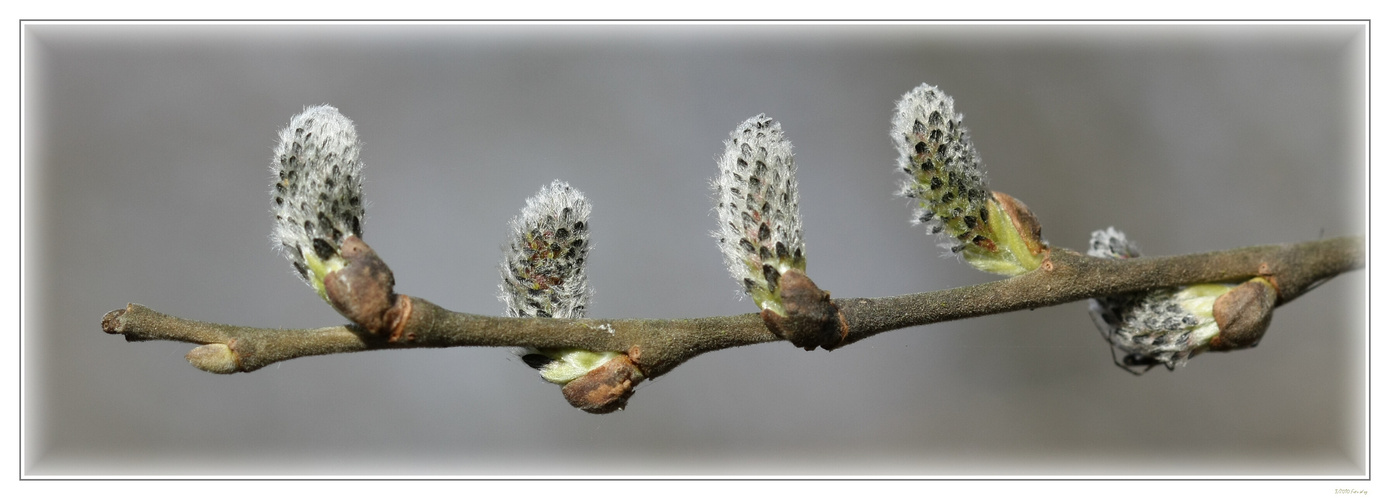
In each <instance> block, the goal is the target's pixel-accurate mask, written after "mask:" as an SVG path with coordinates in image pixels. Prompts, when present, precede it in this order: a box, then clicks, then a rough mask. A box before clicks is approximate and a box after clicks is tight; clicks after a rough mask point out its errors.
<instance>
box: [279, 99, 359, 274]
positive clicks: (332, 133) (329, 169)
mask: <svg viewBox="0 0 1390 500" xmlns="http://www.w3.org/2000/svg"><path fill="white" fill-rule="evenodd" d="M361 149H362V146H361V143H360V142H359V141H358V139H357V131H356V129H355V128H353V125H352V120H349V119H348V118H347V117H346V116H343V115H342V113H339V112H338V110H337V109H336V108H334V107H332V106H328V105H322V106H313V107H310V108H306V109H305V110H304V112H303V113H300V114H298V115H295V116H294V118H292V119H290V124H289V126H287V127H285V129H284V130H281V131H280V142H279V144H277V145H276V146H275V156H274V158H273V159H272V160H271V165H270V169H271V171H272V172H273V173H274V174H275V178H274V183H273V184H272V187H271V191H270V197H271V205H272V208H273V210H274V212H275V231H274V233H272V235H271V237H272V239H273V240H274V242H275V245H276V247H277V248H279V249H280V251H281V253H283V254H284V255H285V257H286V258H288V259H289V260H290V262H291V263H293V264H294V269H295V272H296V273H297V274H298V275H299V277H300V279H303V280H304V282H305V283H308V284H309V286H311V287H313V288H314V290H315V291H317V292H318V293H319V296H320V297H323V299H324V300H328V295H327V293H326V292H325V291H324V288H323V278H324V276H326V275H327V274H328V273H329V272H330V271H333V270H335V269H338V268H340V267H341V266H342V264H343V262H342V260H341V259H340V255H339V252H340V250H341V247H342V245H343V241H344V239H346V238H347V237H348V236H351V235H357V236H359V237H360V236H361V235H362V217H363V216H364V215H365V213H364V210H363V207H362V176H361V173H362V164H361V160H360V159H359V156H360V153H361Z"/></svg>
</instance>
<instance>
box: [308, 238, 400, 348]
mask: <svg viewBox="0 0 1390 500" xmlns="http://www.w3.org/2000/svg"><path fill="white" fill-rule="evenodd" d="M339 254H340V255H342V258H343V261H345V262H346V264H344V265H343V268H342V269H339V270H337V271H333V272H330V273H328V274H327V275H326V276H324V279H323V288H324V292H325V293H326V294H327V295H328V302H329V303H330V304H332V305H333V308H334V309H337V310H338V313H339V314H342V315H343V317H345V318H347V319H349V320H351V321H352V322H353V323H357V324H358V325H360V326H361V327H362V328H365V329H366V330H367V331H369V332H371V333H374V334H377V335H382V336H389V337H390V339H391V340H393V341H394V340H396V338H397V337H398V336H399V335H400V333H401V329H402V327H403V326H404V324H405V319H406V317H408V316H409V315H410V299H409V297H406V296H404V295H396V292H395V290H394V288H395V285H396V278H395V276H394V275H392V274H391V268H389V267H387V266H386V263H385V262H383V261H382V260H381V258H380V257H377V255H376V252H375V251H373V250H372V247H369V246H367V244H366V243H364V242H363V241H362V240H361V239H360V238H358V237H357V235H351V236H348V237H347V238H345V239H344V240H343V245H342V249H341V250H340V252H339Z"/></svg>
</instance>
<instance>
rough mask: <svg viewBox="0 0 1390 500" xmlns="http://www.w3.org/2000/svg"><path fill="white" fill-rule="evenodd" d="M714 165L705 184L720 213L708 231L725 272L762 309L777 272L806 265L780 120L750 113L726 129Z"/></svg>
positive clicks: (790, 160) (793, 169)
mask: <svg viewBox="0 0 1390 500" xmlns="http://www.w3.org/2000/svg"><path fill="white" fill-rule="evenodd" d="M718 166H719V176H718V177H715V178H714V180H713V181H712V182H711V183H710V186H711V188H712V189H713V190H714V192H715V200H716V203H717V206H716V207H715V211H716V212H717V216H718V218H719V228H718V229H717V230H716V231H714V233H713V236H714V238H715V239H717V240H718V241H719V249H720V251H721V252H722V253H723V254H724V263H725V265H727V266H728V269H729V274H730V275H731V276H733V278H734V279H735V280H737V281H738V282H739V284H740V285H741V286H742V288H743V290H744V292H746V293H748V294H749V295H751V296H753V298H754V300H755V301H758V302H759V304H758V305H759V307H762V308H767V307H768V305H767V304H764V302H766V301H768V300H775V294H772V292H773V291H775V290H776V288H777V282H778V278H779V276H780V275H781V274H782V273H785V272H786V271H788V270H790V269H793V268H795V269H800V270H805V268H806V256H805V249H804V248H803V245H802V241H801V214H800V209H799V203H800V201H799V199H798V195H797V189H796V164H795V162H794V158H793V156H792V144H791V141H790V140H788V139H787V138H786V137H785V136H784V135H783V133H782V125H781V124H779V123H777V122H775V121H773V120H772V119H771V118H768V117H767V116H766V115H761V114H760V115H758V116H754V117H752V118H749V119H747V120H745V121H744V122H743V123H741V124H739V126H738V127H737V128H735V129H734V130H733V132H731V133H730V134H729V140H727V141H725V142H724V154H723V155H722V156H720V157H719V160H718Z"/></svg>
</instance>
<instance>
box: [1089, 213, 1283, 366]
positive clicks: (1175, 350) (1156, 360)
mask: <svg viewBox="0 0 1390 500" xmlns="http://www.w3.org/2000/svg"><path fill="white" fill-rule="evenodd" d="M1087 253H1088V254H1090V255H1091V256H1092V257H1101V258H1108V259H1129V258H1136V257H1139V248H1138V246H1136V245H1135V244H1134V243H1133V242H1130V241H1128V240H1127V239H1126V238H1125V235H1124V233H1122V232H1119V231H1116V230H1115V228H1107V229H1105V230H1103V231H1096V232H1094V233H1092V234H1091V246H1090V249H1089V250H1088V251H1087ZM1274 301H1275V295H1274V289H1273V287H1272V286H1270V284H1269V282H1268V281H1266V280H1264V279H1263V278H1254V279H1251V280H1249V281H1246V282H1245V283H1242V284H1235V283H1202V284H1197V285H1187V286H1181V287H1176V288H1161V289H1157V290H1152V291H1148V292H1140V293H1130V294H1122V295H1114V296H1109V297H1097V298H1094V299H1091V308H1090V309H1091V317H1092V319H1094V320H1095V323H1096V326H1097V327H1098V328H1100V331H1101V335H1102V336H1103V337H1104V338H1105V340H1106V341H1107V342H1109V343H1110V345H1111V347H1112V349H1114V350H1118V351H1120V352H1123V353H1125V355H1124V357H1123V358H1121V357H1120V356H1118V355H1115V356H1114V357H1115V364H1116V365H1118V366H1120V367H1121V368H1124V369H1125V370H1128V371H1130V372H1131V373H1134V374H1136V375H1137V374H1140V373H1143V372H1145V371H1148V369H1149V368H1152V367H1154V366H1156V365H1159V364H1162V365H1164V366H1166V367H1167V368H1168V369H1169V370H1172V369H1174V368H1176V367H1178V366H1182V365H1184V364H1186V363H1187V360H1189V359H1191V358H1192V357H1193V356H1196V355H1198V354H1201V353H1202V352H1205V351H1208V350H1216V351H1226V350H1233V349H1240V348H1247V347H1254V346H1255V345H1256V344H1258V343H1259V340H1260V338H1262V337H1263V336H1264V332H1265V329H1266V328H1268V327H1269V319H1270V313H1271V312H1272V311H1273V309H1274ZM1112 354H1114V351H1112ZM1141 367H1142V368H1143V369H1142V370H1141V369H1140V368H1141Z"/></svg>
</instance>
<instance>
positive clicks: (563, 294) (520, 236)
mask: <svg viewBox="0 0 1390 500" xmlns="http://www.w3.org/2000/svg"><path fill="white" fill-rule="evenodd" d="M590 211H591V208H590V206H589V200H588V199H586V198H585V197H584V193H581V192H580V191H579V190H577V189H574V188H572V187H570V185H569V184H566V183H565V182H562V181H559V180H557V181H554V182H552V183H551V184H550V185H549V186H545V187H542V188H541V190H540V192H539V193H536V195H535V196H532V197H530V198H528V199H527V200H526V207H525V208H523V209H522V210H521V215H519V216H517V217H516V218H514V219H512V221H511V230H510V233H509V236H508V238H507V247H506V248H505V249H504V253H505V255H504V257H503V260H502V284H501V293H500V294H499V298H500V299H501V300H502V302H503V303H505V304H506V305H507V314H508V315H509V316H513V317H523V318H527V317H539V318H581V317H583V316H584V309H585V307H587V304H588V302H589V296H590V294H591V291H590V289H589V282H588V277H587V276H586V274H585V271H584V268H585V266H584V261H585V259H587V258H588V255H589V212H590Z"/></svg>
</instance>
